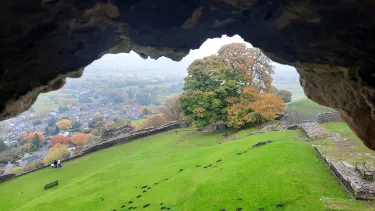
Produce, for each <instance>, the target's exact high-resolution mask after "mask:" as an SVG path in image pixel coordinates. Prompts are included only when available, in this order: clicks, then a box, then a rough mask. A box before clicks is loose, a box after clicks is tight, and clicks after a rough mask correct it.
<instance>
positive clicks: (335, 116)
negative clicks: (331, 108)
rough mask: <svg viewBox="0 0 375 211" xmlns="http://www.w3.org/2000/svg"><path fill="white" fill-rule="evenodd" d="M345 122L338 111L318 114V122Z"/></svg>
mask: <svg viewBox="0 0 375 211" xmlns="http://www.w3.org/2000/svg"><path fill="white" fill-rule="evenodd" d="M324 122H343V120H342V119H341V117H340V114H339V113H338V112H325V113H319V114H318V123H324Z"/></svg>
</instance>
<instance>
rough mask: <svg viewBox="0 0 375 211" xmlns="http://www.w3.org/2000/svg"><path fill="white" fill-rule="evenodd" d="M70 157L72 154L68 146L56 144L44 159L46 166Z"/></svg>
mask: <svg viewBox="0 0 375 211" xmlns="http://www.w3.org/2000/svg"><path fill="white" fill-rule="evenodd" d="M69 157H70V152H69V149H68V146H67V145H62V144H56V145H55V146H54V147H51V148H50V150H49V152H48V155H47V156H46V157H45V158H44V163H45V164H50V163H53V161H54V160H62V159H66V158H69Z"/></svg>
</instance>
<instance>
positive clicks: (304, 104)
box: [288, 99, 334, 116]
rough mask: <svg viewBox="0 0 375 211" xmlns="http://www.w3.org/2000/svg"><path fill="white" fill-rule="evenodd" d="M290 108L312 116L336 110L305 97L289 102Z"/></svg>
mask: <svg viewBox="0 0 375 211" xmlns="http://www.w3.org/2000/svg"><path fill="white" fill-rule="evenodd" d="M288 108H289V109H294V110H296V111H297V112H298V113H300V114H303V115H311V116H314V115H316V114H318V113H323V112H331V111H334V110H333V109H331V108H328V107H325V106H321V105H319V104H317V103H315V102H313V101H312V100H310V99H303V100H298V101H296V102H292V103H290V104H288Z"/></svg>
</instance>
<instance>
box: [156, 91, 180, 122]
mask: <svg viewBox="0 0 375 211" xmlns="http://www.w3.org/2000/svg"><path fill="white" fill-rule="evenodd" d="M179 106H180V95H172V96H170V97H168V98H167V99H166V100H165V102H164V104H163V105H162V106H160V107H159V108H158V111H159V112H160V113H161V114H162V115H163V116H164V118H165V119H166V120H167V121H168V122H170V121H177V120H179V119H180V115H181V113H180V107H179Z"/></svg>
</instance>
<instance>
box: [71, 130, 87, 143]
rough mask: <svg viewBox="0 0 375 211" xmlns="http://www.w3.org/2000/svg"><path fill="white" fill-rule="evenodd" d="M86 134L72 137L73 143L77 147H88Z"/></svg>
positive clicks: (77, 134)
mask: <svg viewBox="0 0 375 211" xmlns="http://www.w3.org/2000/svg"><path fill="white" fill-rule="evenodd" d="M85 138H86V134H83V133H76V134H75V135H74V136H73V137H72V140H71V141H72V143H73V144H75V145H86V139H85Z"/></svg>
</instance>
